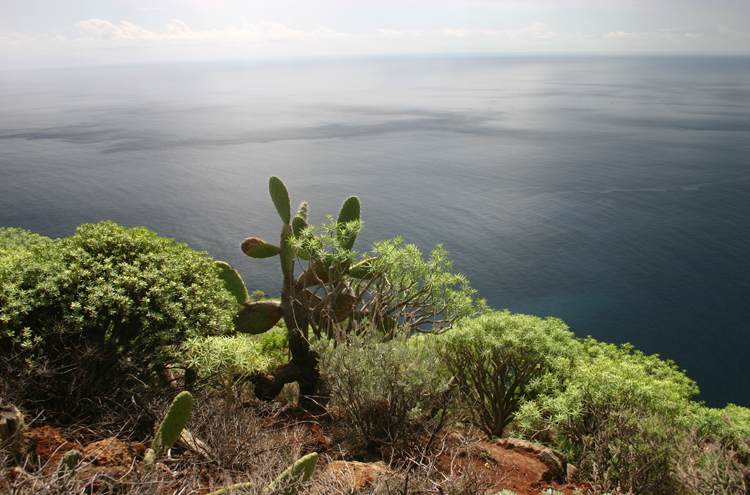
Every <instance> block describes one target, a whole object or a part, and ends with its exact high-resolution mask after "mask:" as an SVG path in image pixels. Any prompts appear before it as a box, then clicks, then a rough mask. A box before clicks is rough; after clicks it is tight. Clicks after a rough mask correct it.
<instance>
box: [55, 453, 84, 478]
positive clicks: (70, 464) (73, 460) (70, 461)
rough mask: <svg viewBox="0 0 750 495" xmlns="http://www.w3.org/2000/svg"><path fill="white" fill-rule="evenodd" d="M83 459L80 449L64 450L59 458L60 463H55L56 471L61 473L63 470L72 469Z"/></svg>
mask: <svg viewBox="0 0 750 495" xmlns="http://www.w3.org/2000/svg"><path fill="white" fill-rule="evenodd" d="M82 460H83V454H82V453H81V451H80V450H76V449H73V450H69V451H67V452H65V453H64V454H63V456H62V458H60V463H59V464H58V465H57V472H58V473H62V472H64V471H73V470H74V469H75V468H76V467H77V466H78V465H79V464H80V463H81V461H82Z"/></svg>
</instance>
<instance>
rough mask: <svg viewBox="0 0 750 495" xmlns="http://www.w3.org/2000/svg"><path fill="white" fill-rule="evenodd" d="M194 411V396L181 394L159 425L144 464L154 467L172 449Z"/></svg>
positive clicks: (188, 393) (185, 393)
mask: <svg viewBox="0 0 750 495" xmlns="http://www.w3.org/2000/svg"><path fill="white" fill-rule="evenodd" d="M192 410H193V396H192V395H191V394H190V392H180V393H179V394H177V397H175V398H174V400H173V401H172V404H171V405H170V406H169V411H167V415H166V416H164V420H163V421H162V422H161V425H159V430H158V431H157V432H156V436H155V437H154V442H153V443H152V444H151V448H150V449H149V450H148V452H146V456H145V458H144V462H145V463H146V465H147V466H152V465H153V464H154V463H156V460H157V459H159V458H160V457H161V456H163V455H164V454H165V453H166V452H167V450H169V449H171V448H172V446H173V445H174V443H175V442H176V441H177V439H178V438H180V434H181V433H182V430H183V428H185V425H186V424H187V420H188V418H189V417H190V412H191V411H192Z"/></svg>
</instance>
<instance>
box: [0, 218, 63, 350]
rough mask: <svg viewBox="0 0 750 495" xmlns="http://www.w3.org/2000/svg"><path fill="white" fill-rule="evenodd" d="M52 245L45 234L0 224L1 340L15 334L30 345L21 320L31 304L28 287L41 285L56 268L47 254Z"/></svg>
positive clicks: (30, 291)
mask: <svg viewBox="0 0 750 495" xmlns="http://www.w3.org/2000/svg"><path fill="white" fill-rule="evenodd" d="M53 244H54V241H53V240H52V239H50V238H48V237H42V236H40V235H37V234H32V233H31V232H28V231H25V230H21V229H14V228H8V229H6V228H1V227H0V339H2V338H5V339H8V338H10V337H13V336H16V337H17V338H19V339H20V340H21V341H22V342H23V343H24V344H25V346H26V347H28V346H30V345H31V341H32V335H31V331H30V329H28V328H24V326H23V325H22V324H21V322H22V320H23V317H24V315H26V314H27V313H28V312H29V311H31V309H32V307H33V305H34V297H33V294H32V290H31V288H33V287H40V286H44V283H45V281H44V280H43V279H44V277H45V275H46V274H49V273H52V272H54V270H55V266H54V265H55V263H54V260H52V259H50V258H49V255H48V254H47V253H49V251H50V248H51V246H52V245H53ZM11 328H12V329H11Z"/></svg>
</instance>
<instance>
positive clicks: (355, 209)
mask: <svg viewBox="0 0 750 495" xmlns="http://www.w3.org/2000/svg"><path fill="white" fill-rule="evenodd" d="M359 208H360V207H359V199H358V198H357V197H356V196H349V197H348V198H346V201H344V204H343V205H341V210H339V218H338V219H337V220H336V223H346V222H351V221H352V220H359Z"/></svg>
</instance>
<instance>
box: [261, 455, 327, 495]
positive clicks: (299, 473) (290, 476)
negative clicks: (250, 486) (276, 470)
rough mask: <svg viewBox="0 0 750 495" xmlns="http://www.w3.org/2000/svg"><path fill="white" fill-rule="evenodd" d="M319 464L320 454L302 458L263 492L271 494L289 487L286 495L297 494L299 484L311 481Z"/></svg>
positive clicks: (285, 492)
mask: <svg viewBox="0 0 750 495" xmlns="http://www.w3.org/2000/svg"><path fill="white" fill-rule="evenodd" d="M317 463H318V454H317V453H315V452H313V453H311V454H307V455H306V456H304V457H300V458H299V460H297V462H295V463H294V464H292V465H291V466H289V467H288V468H286V469H285V470H284V472H283V473H281V474H280V475H279V476H278V478H276V480H275V481H274V482H273V483H271V484H270V485H268V486H267V487H266V489H265V490H264V491H263V492H264V493H271V492H274V491H276V490H278V489H280V488H283V487H285V486H288V488H287V489H286V490H285V491H284V495H294V494H295V493H297V487H298V486H299V484H300V483H304V482H305V481H307V480H309V479H310V476H312V474H313V471H315V465H316V464H317Z"/></svg>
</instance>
